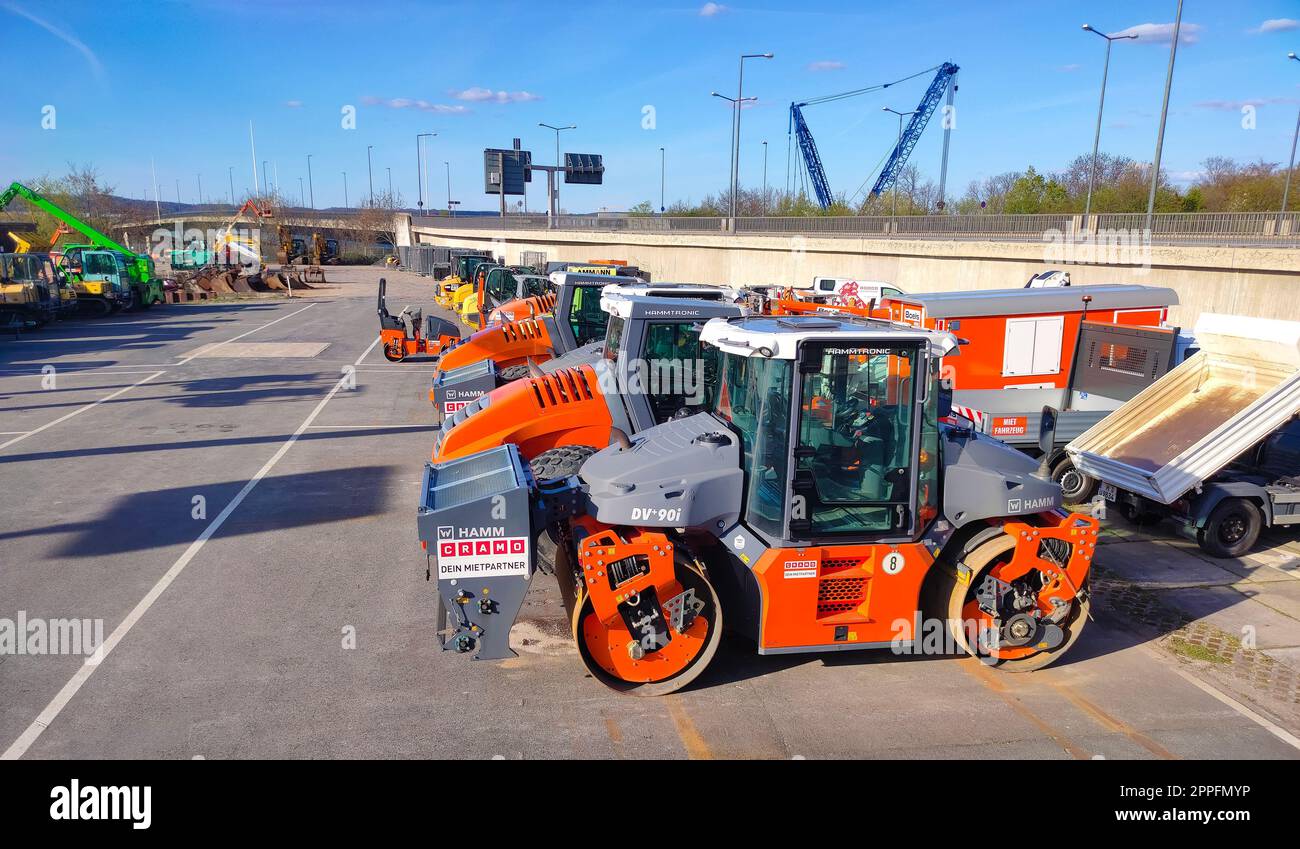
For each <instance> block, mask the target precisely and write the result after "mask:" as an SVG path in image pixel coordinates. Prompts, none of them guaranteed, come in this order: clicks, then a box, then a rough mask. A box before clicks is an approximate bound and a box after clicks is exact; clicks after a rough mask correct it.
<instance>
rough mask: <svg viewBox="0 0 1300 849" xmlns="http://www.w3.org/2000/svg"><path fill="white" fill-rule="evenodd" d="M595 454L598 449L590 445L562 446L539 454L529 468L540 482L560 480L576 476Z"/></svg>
mask: <svg viewBox="0 0 1300 849" xmlns="http://www.w3.org/2000/svg"><path fill="white" fill-rule="evenodd" d="M595 453H596V449H595V448H592V447H591V446H590V445H561V446H559V447H558V448H550V449H548V450H546V451H543V452H542V453H541V454H538V455H537V456H536V457H534V458H533V459H532V460H530V461H529V463H528V466H529V468H530V469H532V471H533V477H534V478H535V479H536V480H537V481H539V482H541V481H551V480H559V479H560V478H567V477H569V476H570V475H576V474H577V473H578V470H579V469H581V468H582V464H583V463H585V462H587V458H588V457H590V456H591V455H592V454H595Z"/></svg>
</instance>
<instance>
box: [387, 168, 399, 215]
mask: <svg viewBox="0 0 1300 849" xmlns="http://www.w3.org/2000/svg"><path fill="white" fill-rule="evenodd" d="M384 168H385V169H387V171H388V202H389V203H390V204H392V205H394V206H395V205H396V204H397V201H396V200H394V199H393V169H392V168H389V167H388V166H387V165H385V166H384Z"/></svg>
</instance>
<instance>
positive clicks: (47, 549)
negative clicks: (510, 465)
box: [0, 269, 1300, 759]
mask: <svg viewBox="0 0 1300 849" xmlns="http://www.w3.org/2000/svg"><path fill="white" fill-rule="evenodd" d="M385 273H386V274H387V276H388V278H389V281H390V284H389V303H390V309H392V310H393V311H394V312H396V309H397V308H400V306H402V305H403V304H405V303H415V304H420V305H422V306H423V307H424V309H425V310H426V311H428V310H430V309H431V308H432V297H431V293H430V289H431V283H430V282H429V281H427V280H422V279H420V278H417V277H415V276H413V275H407V274H404V273H401V272H392V271H390V272H385ZM329 274H330V277H331V279H332V286H331V288H328V289H323V290H319V291H315V292H311V293H307V295H308V297H305V298H302V299H298V298H295V299H294V300H292V301H288V300H279V299H277V300H266V299H259V300H249V301H239V302H223V303H216V304H195V305H170V306H165V307H158V308H155V309H154V310H152V311H149V312H145V313H132V314H126V315H120V316H116V317H112V318H109V319H102V320H74V321H70V322H65V323H63V324H60V325H56V326H53V327H50V328H46V329H45V330H43V331H40V332H36V333H30V334H24V335H22V336H21V337H19V338H17V339H14V338H6V339H3V340H0V432H2V433H0V481H3V487H0V492H2V493H3V496H2V497H3V508H2V509H0V619H3V618H8V619H10V620H15V619H16V617H18V616H19V615H20V614H19V612H20V611H21V612H22V615H25V616H26V617H27V618H28V619H29V620H31V619H38V618H43V619H65V618H85V619H91V620H97V619H98V620H102V621H103V634H104V637H105V639H106V644H105V646H104V648H103V650H102V651H101V652H100V653H99V654H98V655H97V656H94V657H92V658H90V659H89V660H88V661H87V660H86V659H85V658H83V657H81V656H77V655H29V654H13V653H10V654H0V753H3V755H4V756H5V757H10V758H12V757H24V758H194V757H204V758H208V759H213V758H254V757H295V758H296V757H302V758H333V757H437V758H488V757H496V756H500V757H505V758H550V757H595V758H640V757H655V758H684V757H689V758H723V757H736V758H792V757H806V758H844V757H900V758H931V757H942V758H949V757H958V758H981V759H985V758H1079V759H1089V758H1096V757H1105V758H1108V759H1115V758H1197V757H1206V758H1297V757H1300V748H1297V747H1298V746H1300V740H1297V739H1296V737H1295V736H1293V735H1294V734H1295V733H1296V732H1297V731H1298V729H1297V728H1295V727H1293V725H1292V724H1291V723H1290V721H1289V719H1288V718H1287V717H1285V716H1280V715H1276V714H1271V713H1270V712H1269V711H1268V710H1266V709H1264V708H1262V707H1260V706H1258V705H1252V704H1250V703H1248V702H1247V700H1245V698H1244V697H1242V696H1241V694H1240V693H1237V694H1235V695H1228V694H1225V693H1224V692H1223V690H1222V689H1221V688H1219V687H1216V686H1215V685H1214V683H1213V681H1212V679H1210V678H1207V677H1205V676H1200V675H1198V674H1197V670H1196V669H1195V667H1194V666H1192V665H1189V663H1188V662H1187V660H1186V659H1184V658H1180V657H1177V656H1175V655H1172V654H1170V653H1168V652H1166V651H1164V650H1162V649H1161V648H1160V647H1159V646H1158V645H1157V644H1156V643H1155V641H1154V640H1153V638H1152V636H1151V635H1150V634H1149V633H1147V632H1144V631H1142V630H1141V629H1139V628H1136V627H1133V623H1131V622H1128V621H1126V617H1125V615H1124V614H1123V613H1121V612H1119V611H1108V610H1106V609H1104V607H1101V606H1100V605H1098V606H1095V607H1094V615H1095V617H1096V621H1094V622H1092V623H1091V624H1090V625H1089V626H1088V628H1087V630H1086V631H1085V633H1084V634H1083V636H1082V637H1081V639H1080V641H1079V642H1078V643H1077V644H1076V645H1075V647H1074V648H1073V649H1072V651H1071V653H1070V654H1069V655H1068V656H1067V657H1066V658H1065V659H1063V660H1062V661H1061V662H1060V663H1059V664H1057V665H1056V666H1053V667H1051V668H1049V669H1047V670H1043V671H1040V672H1037V673H1034V674H1031V675H1011V674H1006V673H1001V672H997V671H993V670H989V669H987V668H985V667H983V666H981V665H980V664H978V663H975V662H973V661H970V660H967V659H961V658H948V657H944V658H926V659H918V658H906V657H895V656H893V655H892V654H890V653H889V652H883V651H874V652H862V653H837V654H826V655H818V654H812V655H797V656H784V657H759V656H757V655H755V654H754V652H753V648H752V646H749V645H747V644H745V643H744V641H742V640H739V639H734V638H728V639H726V640H724V643H723V646H722V648H721V650H720V652H719V655H718V657H717V658H716V659H715V660H714V662H713V664H712V666H711V667H710V669H709V670H708V671H706V672H705V674H704V675H703V676H702V677H701V679H700V680H699V681H698V682H697V683H696V684H695V685H693V686H692V687H691V688H690V689H688V690H686V691H683V692H681V693H678V694H674V695H672V696H669V697H665V698H661V699H641V698H635V697H629V696H621V695H618V694H615V693H613V692H611V691H609V690H607V689H605V688H604V687H603V686H602V685H601V684H599V683H598V682H596V681H595V680H593V679H592V678H590V677H589V676H587V675H586V674H585V670H584V669H583V667H582V665H581V662H580V661H579V659H578V657H577V654H576V651H575V650H574V649H573V648H572V646H571V644H570V641H569V639H568V638H567V637H566V636H565V633H566V630H567V625H566V623H565V621H564V611H563V609H562V606H561V605H560V603H559V597H558V592H557V590H556V588H555V587H554V579H550V578H547V577H546V576H541V575H539V576H538V577H537V578H536V579H535V581H534V589H533V592H532V594H531V595H530V599H529V603H528V605H527V606H526V610H525V615H524V617H523V619H522V621H521V623H520V624H519V626H517V628H516V634H515V636H516V638H517V641H518V643H519V646H520V650H521V653H520V656H519V657H518V658H515V659H513V660H510V661H506V662H500V663H492V662H475V661H471V660H469V659H468V658H466V657H463V656H459V655H457V654H455V653H453V652H446V653H444V652H442V651H441V650H440V649H439V648H438V646H437V645H436V643H435V640H434V636H433V632H434V625H435V623H434V620H433V603H434V587H433V585H432V584H430V583H426V582H425V580H424V570H425V562H424V556H423V553H422V551H421V550H420V548H419V545H418V542H417V539H416V533H415V506H416V503H417V499H418V494H419V484H420V475H421V470H422V466H423V463H424V461H425V459H427V457H428V454H429V450H430V447H431V442H432V438H433V434H434V429H435V427H436V425H435V423H434V419H433V416H432V411H431V408H430V405H429V402H428V399H427V395H426V392H427V388H428V384H429V376H430V374H431V371H432V369H431V364H430V363H427V362H419V361H414V360H412V361H408V362H405V363H402V364H390V363H387V362H386V361H385V360H384V358H383V356H382V354H381V352H380V351H379V349H378V347H377V346H375V345H374V342H375V339H376V334H377V320H376V317H375V311H374V309H375V300H374V296H375V282H376V280H377V278H378V276H379V274H380V272H379V271H378V270H377V269H356V270H334V269H331V270H330V272H329ZM321 346H324V347H321ZM196 354H199V355H197V356H196ZM234 354H238V355H239V356H233V355H234ZM49 366H52V367H53V371H52V374H51V373H50V369H48V368H47V367H49ZM43 369H44V371H43ZM350 378H355V388H353V387H352V380H351V379H350ZM1099 607H1101V609H1098V608H1099Z"/></svg>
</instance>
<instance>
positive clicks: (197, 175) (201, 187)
mask: <svg viewBox="0 0 1300 849" xmlns="http://www.w3.org/2000/svg"><path fill="white" fill-rule="evenodd" d="M194 176H196V177H198V178H199V205H200V206H201V205H202V204H203V175H202V174H195V175H194Z"/></svg>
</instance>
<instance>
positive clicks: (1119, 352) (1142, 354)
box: [1088, 342, 1150, 377]
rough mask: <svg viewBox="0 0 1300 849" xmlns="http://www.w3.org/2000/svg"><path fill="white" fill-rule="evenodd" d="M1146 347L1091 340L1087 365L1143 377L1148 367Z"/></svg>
mask: <svg viewBox="0 0 1300 849" xmlns="http://www.w3.org/2000/svg"><path fill="white" fill-rule="evenodd" d="M1147 360H1148V351H1147V349H1146V348H1137V347H1134V346H1132V345H1116V344H1115V343H1113V342H1103V343H1100V344H1099V343H1097V342H1093V343H1092V345H1091V346H1090V348H1089V350H1088V366H1089V367H1090V368H1096V369H1101V370H1102V371H1117V372H1119V373H1121V374H1130V375H1134V376H1135V377H1143V376H1145V375H1146V374H1147V370H1148V368H1149V367H1150V366H1149V363H1148V361H1147Z"/></svg>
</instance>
